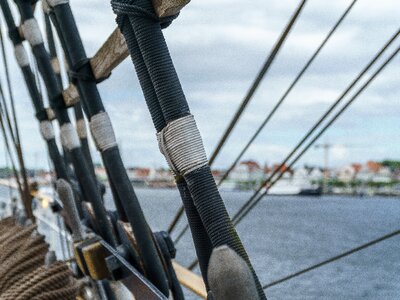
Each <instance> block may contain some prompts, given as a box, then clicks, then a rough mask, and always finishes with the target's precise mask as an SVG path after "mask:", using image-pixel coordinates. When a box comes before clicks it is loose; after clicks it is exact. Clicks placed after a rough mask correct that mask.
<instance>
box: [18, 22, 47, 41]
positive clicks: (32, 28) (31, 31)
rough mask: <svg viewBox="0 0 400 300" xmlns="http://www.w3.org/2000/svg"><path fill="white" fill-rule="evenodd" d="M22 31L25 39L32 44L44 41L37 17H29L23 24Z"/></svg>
mask: <svg viewBox="0 0 400 300" xmlns="http://www.w3.org/2000/svg"><path fill="white" fill-rule="evenodd" d="M22 31H23V33H24V37H25V39H26V40H27V41H28V42H29V44H31V46H36V45H39V44H41V43H43V38H42V34H41V32H40V28H39V24H38V22H37V21H36V19H33V18H32V19H28V20H26V21H25V22H24V24H22Z"/></svg>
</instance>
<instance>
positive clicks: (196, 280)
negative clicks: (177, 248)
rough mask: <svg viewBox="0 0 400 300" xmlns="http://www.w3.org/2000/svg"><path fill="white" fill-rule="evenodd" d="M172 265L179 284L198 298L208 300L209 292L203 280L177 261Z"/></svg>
mask: <svg viewBox="0 0 400 300" xmlns="http://www.w3.org/2000/svg"><path fill="white" fill-rule="evenodd" d="M172 265H173V267H174V269H175V273H176V276H177V277H178V280H179V282H180V283H181V284H182V285H183V286H184V287H186V288H187V289H189V290H190V291H192V292H193V293H195V294H196V295H197V296H200V297H201V298H203V299H207V290H206V286H205V285H204V281H203V278H201V277H200V276H199V275H197V274H195V273H193V272H192V271H190V270H188V269H186V268H185V267H183V266H181V265H180V264H178V263H177V262H176V261H172Z"/></svg>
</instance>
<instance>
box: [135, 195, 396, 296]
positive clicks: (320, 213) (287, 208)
mask: <svg viewBox="0 0 400 300" xmlns="http://www.w3.org/2000/svg"><path fill="white" fill-rule="evenodd" d="M136 191H137V194H138V197H139V199H140V201H141V204H142V206H143V210H144V212H145V215H146V217H147V218H148V221H149V223H150V225H151V226H152V228H153V229H154V230H165V229H166V228H167V226H168V224H169V222H170V221H171V219H172V217H173V216H174V214H175V212H176V210H177V209H178V207H179V205H180V198H179V195H178V192H177V191H175V190H149V189H137V190H136ZM249 195H250V193H245V192H223V197H224V200H225V201H226V205H227V207H228V210H229V212H230V213H231V214H232V213H233V212H235V211H236V210H237V209H238V207H239V206H240V205H241V204H242V203H243V202H244V201H245V200H246V199H247V198H248V197H249ZM399 200H400V199H398V198H397V199H396V198H380V197H373V198H351V197H318V198H308V197H282V196H280V197H273V196H269V197H267V198H265V199H264V200H263V201H262V202H261V203H260V204H259V205H258V206H257V208H256V209H255V210H254V211H252V212H251V214H250V215H249V216H248V217H247V218H246V219H244V220H243V222H242V223H241V224H240V225H239V226H238V227H237V229H238V232H239V234H240V236H241V238H242V241H243V243H244V244H245V246H246V248H247V251H248V253H249V256H250V258H251V260H252V263H253V266H254V268H255V269H256V272H257V273H258V275H259V277H260V280H261V282H262V283H268V282H270V281H273V280H275V279H278V278H280V277H282V276H285V275H287V274H290V273H292V272H295V271H298V270H300V269H302V268H305V267H307V266H309V265H311V264H314V263H317V262H319V261H322V260H324V259H326V258H328V257H331V256H334V255H336V254H339V253H341V252H343V251H346V250H348V249H350V248H352V247H354V246H357V245H359V244H362V243H365V242H367V241H370V240H372V239H375V238H377V237H379V236H381V235H384V234H387V233H389V232H392V231H394V230H397V229H399V228H400V201H399ZM179 225H180V228H181V227H182V226H183V225H184V223H183V222H181V224H179ZM177 249H178V253H177V260H178V261H179V262H180V263H182V264H183V265H187V264H189V263H190V262H191V261H192V260H193V258H194V250H193V244H192V242H191V239H190V236H189V234H188V235H187V236H185V238H184V239H182V240H181V241H180V242H179V243H178V245H177ZM399 275H400V236H399V237H394V238H392V239H389V240H386V241H384V242H382V243H380V244H377V245H375V246H372V247H370V248H368V249H365V250H363V251H361V252H358V253H357V254H354V255H352V256H349V257H347V258H344V259H342V260H340V261H337V262H335V263H332V264H331V265H327V266H324V267H322V268H320V269H318V270H315V271H312V272H310V273H307V274H304V275H301V276H299V277H297V278H294V279H292V280H290V281H288V282H286V283H283V284H281V285H277V286H274V287H272V288H270V289H268V290H267V296H268V298H269V299H400V283H399ZM187 299H196V298H195V297H193V296H188V297H187Z"/></svg>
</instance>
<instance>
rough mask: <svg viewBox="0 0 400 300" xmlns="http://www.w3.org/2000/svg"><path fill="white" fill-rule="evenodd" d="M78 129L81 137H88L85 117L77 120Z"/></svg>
mask: <svg viewBox="0 0 400 300" xmlns="http://www.w3.org/2000/svg"><path fill="white" fill-rule="evenodd" d="M76 131H77V132H78V136H79V138H80V139H85V138H87V130H86V124H85V120H84V119H79V120H78V121H76Z"/></svg>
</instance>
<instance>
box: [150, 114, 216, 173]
mask: <svg viewBox="0 0 400 300" xmlns="http://www.w3.org/2000/svg"><path fill="white" fill-rule="evenodd" d="M157 140H158V146H159V148H160V151H161V153H162V154H163V155H164V156H165V158H166V160H167V162H168V164H169V166H170V168H171V170H172V171H173V172H174V173H175V174H176V175H178V174H180V175H186V174H189V173H190V172H192V171H194V170H197V169H199V168H201V167H203V166H206V165H207V164H208V160H207V156H206V152H205V150H204V146H203V141H202V139H201V136H200V132H199V130H198V128H197V125H196V121H195V119H194V117H193V115H188V116H185V117H182V118H179V119H177V120H174V121H172V122H170V123H168V124H167V126H165V127H164V128H163V129H162V130H161V131H160V132H158V133H157Z"/></svg>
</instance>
